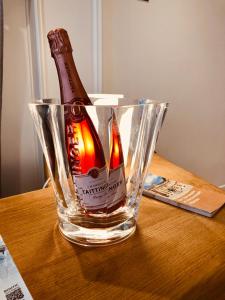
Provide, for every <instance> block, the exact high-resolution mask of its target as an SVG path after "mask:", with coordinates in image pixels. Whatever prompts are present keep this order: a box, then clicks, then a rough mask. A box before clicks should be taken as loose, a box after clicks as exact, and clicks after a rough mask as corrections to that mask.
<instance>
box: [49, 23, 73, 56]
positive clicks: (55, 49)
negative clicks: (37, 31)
mask: <svg viewBox="0 0 225 300" xmlns="http://www.w3.org/2000/svg"><path fill="white" fill-rule="evenodd" d="M47 37H48V42H49V45H50V49H51V55H52V56H53V57H54V56H55V55H57V54H60V53H66V52H72V51H73V49H72V47H71V44H70V39H69V36H68V33H67V31H66V30H65V29H63V28H57V29H55V30H51V31H49V33H48V35H47Z"/></svg>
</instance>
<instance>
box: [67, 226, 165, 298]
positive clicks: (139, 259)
mask: <svg viewBox="0 0 225 300" xmlns="http://www.w3.org/2000/svg"><path fill="white" fill-rule="evenodd" d="M73 248H74V251H75V253H76V255H77V256H78V257H79V263H80V269H81V271H82V273H83V276H84V278H85V279H86V280H88V281H89V282H92V283H93V282H101V283H105V284H107V285H114V286H117V287H120V288H126V289H128V290H133V291H136V292H138V291H141V292H142V293H143V294H148V295H149V294H154V290H155V292H156V291H157V293H158V289H159V286H160V282H162V283H163V282H164V281H166V278H164V275H163V272H161V271H160V269H159V266H158V265H157V264H156V263H154V261H153V260H152V255H151V252H150V251H149V249H148V250H147V249H146V247H145V244H144V240H143V238H142V235H141V233H140V231H139V230H138V229H137V231H136V233H135V234H134V235H133V236H132V237H130V238H129V239H128V240H126V241H124V242H123V243H120V244H116V245H113V246H107V247H103V248H91V249H82V248H78V247H77V246H74V247H73ZM150 278H154V280H157V282H156V281H155V282H154V281H153V280H149V279H150ZM154 283H155V284H154ZM156 286H157V288H156ZM121 291H122V290H121ZM131 294H135V293H134V292H132V291H131ZM165 295H166V294H165Z"/></svg>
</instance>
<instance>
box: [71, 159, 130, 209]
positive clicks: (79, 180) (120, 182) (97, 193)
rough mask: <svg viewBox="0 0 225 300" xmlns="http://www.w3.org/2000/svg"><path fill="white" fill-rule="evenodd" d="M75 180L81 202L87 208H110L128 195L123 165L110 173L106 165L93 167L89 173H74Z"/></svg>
mask: <svg viewBox="0 0 225 300" xmlns="http://www.w3.org/2000/svg"><path fill="white" fill-rule="evenodd" d="M96 173H98V175H97V176H96ZM73 182H74V185H75V188H76V192H77V195H78V199H79V201H80V204H81V206H82V207H83V208H85V209H87V210H93V211H94V210H101V209H104V208H106V207H107V208H110V207H112V206H114V205H116V204H117V203H119V202H120V201H121V200H122V199H124V197H125V196H126V185H125V178H124V171H123V165H121V166H120V167H118V168H117V169H114V170H110V172H109V174H107V170H106V167H104V168H102V169H98V168H93V169H91V170H89V172H88V174H82V175H73Z"/></svg>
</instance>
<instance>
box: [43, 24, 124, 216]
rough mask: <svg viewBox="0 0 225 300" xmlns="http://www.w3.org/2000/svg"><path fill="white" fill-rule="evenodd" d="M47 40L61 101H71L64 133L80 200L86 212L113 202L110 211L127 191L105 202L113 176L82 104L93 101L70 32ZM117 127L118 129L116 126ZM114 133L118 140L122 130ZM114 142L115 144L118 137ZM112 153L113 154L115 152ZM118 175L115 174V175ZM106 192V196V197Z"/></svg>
mask: <svg viewBox="0 0 225 300" xmlns="http://www.w3.org/2000/svg"><path fill="white" fill-rule="evenodd" d="M48 40H49V45H50V49H51V55H52V57H53V58H54V60H55V64H56V68H57V73H58V78H59V85H60V94H61V103H62V104H70V105H68V106H66V111H65V131H66V135H65V136H66V146H67V154H68V161H69V165H70V170H71V174H72V176H73V181H74V185H75V188H76V191H77V194H78V198H79V200H80V204H81V206H82V207H83V208H84V209H85V210H86V211H87V212H93V213H101V212H108V209H107V206H110V212H111V211H113V210H115V209H116V208H118V207H120V206H122V205H123V203H124V197H125V195H124V194H125V193H124V192H122V193H120V194H121V196H119V197H118V198H119V199H118V200H117V201H115V199H113V200H112V202H113V203H115V204H113V205H111V203H108V202H106V201H108V200H106V199H109V198H110V197H107V196H108V189H109V188H110V182H109V181H110V178H108V175H107V171H106V162H105V157H104V151H103V148H102V144H101V142H100V140H99V137H98V134H97V132H96V130H95V127H94V125H93V123H92V121H91V119H90V117H89V115H88V113H87V111H86V109H85V107H83V105H92V103H91V101H90V99H89V97H88V95H87V93H86V91H85V89H84V87H83V84H82V82H81V80H80V78H79V75H78V72H77V69H76V66H75V63H74V60H73V56H72V47H71V44H70V40H69V36H68V34H67V32H66V30H64V29H61V28H60V29H56V30H52V31H50V32H49V33H48ZM112 131H113V130H112ZM114 131H115V132H116V128H115V130H114ZM114 135H115V137H116V136H117V140H118V138H119V134H117V135H116V134H114ZM113 144H114V146H113V147H114V148H115V147H116V141H115V143H114V142H113ZM118 145H119V144H118ZM120 145H121V144H120ZM119 147H120V146H119ZM114 152H115V151H114V150H113V151H112V153H114ZM120 153H121V151H120ZM112 155H113V156H114V154H112ZM120 160H121V158H120ZM122 160H123V159H122ZM111 161H112V163H111V162H110V168H112V169H113V168H114V166H115V167H116V166H118V164H117V163H116V159H113V158H112V156H111ZM116 176H119V175H118V174H115V175H114V177H116ZM120 177H121V176H120ZM93 183H94V184H95V186H96V188H95V190H93V189H91V186H93ZM100 190H101V192H100V193H99V191H100ZM97 194H98V196H97ZM104 194H105V195H107V196H106V197H103V195H104ZM122 194H123V197H122ZM121 197H122V198H123V201H122V200H121Z"/></svg>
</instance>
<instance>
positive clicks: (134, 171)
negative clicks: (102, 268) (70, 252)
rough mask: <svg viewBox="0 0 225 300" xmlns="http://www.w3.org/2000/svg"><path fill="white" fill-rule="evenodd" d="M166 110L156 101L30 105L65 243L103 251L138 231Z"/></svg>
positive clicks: (45, 102) (165, 107)
mask: <svg viewBox="0 0 225 300" xmlns="http://www.w3.org/2000/svg"><path fill="white" fill-rule="evenodd" d="M167 106H168V104H167V103H165V102H155V101H150V100H142V101H141V102H140V101H137V102H136V104H134V101H133V102H132V105H116V106H109V105H93V106H79V105H59V104H51V103H48V101H37V102H35V103H30V104H29V108H30V111H31V114H32V117H33V121H34V124H35V127H36V130H37V133H38V136H39V140H40V143H41V146H42V150H43V152H44V156H45V159H46V163H47V166H48V169H49V174H50V177H51V184H52V187H53V189H54V193H55V197H56V203H57V213H58V220H59V229H60V231H61V233H62V235H63V236H64V237H65V238H66V239H68V240H69V241H71V242H74V243H76V244H79V245H82V246H104V245H109V244H114V243H117V242H119V241H122V240H124V239H126V238H128V237H129V236H130V235H131V234H133V233H134V232H135V228H136V222H137V215H138V209H139V205H140V200H141V197H142V190H143V183H144V178H145V175H146V173H147V171H148V169H149V166H150V162H151V158H152V155H153V152H154V149H155V144H156V140H157V137H158V133H159V129H160V128H161V125H162V122H163V119H164V116H165V112H166V110H167Z"/></svg>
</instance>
